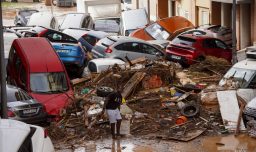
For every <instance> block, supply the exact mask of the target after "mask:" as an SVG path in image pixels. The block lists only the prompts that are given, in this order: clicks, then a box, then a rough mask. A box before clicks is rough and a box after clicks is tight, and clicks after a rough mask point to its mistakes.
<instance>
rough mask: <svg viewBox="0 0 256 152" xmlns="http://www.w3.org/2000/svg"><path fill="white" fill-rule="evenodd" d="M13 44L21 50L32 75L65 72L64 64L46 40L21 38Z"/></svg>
mask: <svg viewBox="0 0 256 152" xmlns="http://www.w3.org/2000/svg"><path fill="white" fill-rule="evenodd" d="M13 43H14V44H17V45H18V46H19V47H20V48H21V52H22V53H23V54H24V57H25V58H26V59H25V60H26V62H27V65H28V66H29V70H30V72H31V73H33V72H62V71H64V69H63V66H62V62H61V61H60V59H59V57H58V55H57V53H56V52H55V50H54V49H53V47H52V45H51V44H50V42H49V41H48V40H47V39H46V38H42V37H30V38H20V39H15V40H14V42H13ZM16 51H19V50H17V49H16Z"/></svg>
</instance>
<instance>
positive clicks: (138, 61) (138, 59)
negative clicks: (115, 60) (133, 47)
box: [126, 57, 147, 65]
mask: <svg viewBox="0 0 256 152" xmlns="http://www.w3.org/2000/svg"><path fill="white" fill-rule="evenodd" d="M146 60H147V59H146V58H145V57H140V58H137V59H134V60H130V62H128V63H126V65H134V64H138V63H141V62H145V61H146Z"/></svg>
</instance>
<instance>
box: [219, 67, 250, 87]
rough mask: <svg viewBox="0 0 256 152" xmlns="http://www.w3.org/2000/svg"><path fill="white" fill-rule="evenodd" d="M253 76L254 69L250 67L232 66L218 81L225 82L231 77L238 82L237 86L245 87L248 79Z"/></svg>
mask: <svg viewBox="0 0 256 152" xmlns="http://www.w3.org/2000/svg"><path fill="white" fill-rule="evenodd" d="M254 76H255V71H254V70H250V69H241V68H234V67H232V68H231V69H230V70H229V71H228V72H227V73H226V74H225V76H224V78H223V79H222V80H221V81H220V83H219V84H220V85H223V84H225V81H226V80H228V79H231V80H232V81H234V82H236V83H238V85H239V87H241V88H245V87H247V86H248V85H249V82H250V80H251V79H252V78H253V77H254Z"/></svg>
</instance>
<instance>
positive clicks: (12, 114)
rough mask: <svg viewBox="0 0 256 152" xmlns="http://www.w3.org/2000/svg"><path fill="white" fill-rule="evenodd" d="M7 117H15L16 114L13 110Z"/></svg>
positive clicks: (9, 111)
mask: <svg viewBox="0 0 256 152" xmlns="http://www.w3.org/2000/svg"><path fill="white" fill-rule="evenodd" d="M7 115H8V117H15V113H14V112H13V111H11V110H8V111H7Z"/></svg>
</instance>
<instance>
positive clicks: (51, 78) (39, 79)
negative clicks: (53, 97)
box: [30, 72, 68, 93]
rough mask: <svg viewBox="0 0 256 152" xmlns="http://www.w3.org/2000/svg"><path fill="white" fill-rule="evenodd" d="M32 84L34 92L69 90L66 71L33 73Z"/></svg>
mask: <svg viewBox="0 0 256 152" xmlns="http://www.w3.org/2000/svg"><path fill="white" fill-rule="evenodd" d="M30 86H31V90H32V91H33V92H38V93H54V92H63V91H67V90H68V84H67V79H66V76H65V73H64V72H56V73H32V74H31V75H30Z"/></svg>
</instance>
